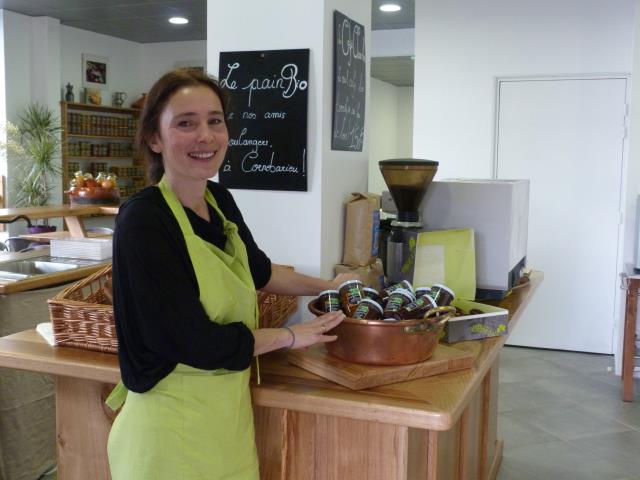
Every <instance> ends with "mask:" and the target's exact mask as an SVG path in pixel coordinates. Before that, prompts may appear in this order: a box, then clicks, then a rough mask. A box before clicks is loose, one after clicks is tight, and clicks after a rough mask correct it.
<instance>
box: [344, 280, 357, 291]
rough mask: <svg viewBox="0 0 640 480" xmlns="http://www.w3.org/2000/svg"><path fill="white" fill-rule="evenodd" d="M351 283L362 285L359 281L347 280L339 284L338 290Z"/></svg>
mask: <svg viewBox="0 0 640 480" xmlns="http://www.w3.org/2000/svg"><path fill="white" fill-rule="evenodd" d="M351 283H357V284H358V285H362V282H361V281H360V280H347V281H346V282H343V283H341V284H340V286H339V287H338V290H342V287H344V286H345V285H349V284H351Z"/></svg>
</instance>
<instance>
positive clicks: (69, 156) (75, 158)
mask: <svg viewBox="0 0 640 480" xmlns="http://www.w3.org/2000/svg"><path fill="white" fill-rule="evenodd" d="M135 159H136V156H135V155H131V156H129V157H91V156H89V157H82V156H80V157H77V156H71V155H67V160H135Z"/></svg>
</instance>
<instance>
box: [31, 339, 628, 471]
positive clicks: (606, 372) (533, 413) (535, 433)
mask: <svg viewBox="0 0 640 480" xmlns="http://www.w3.org/2000/svg"><path fill="white" fill-rule="evenodd" d="M635 391H636V401H635V402H633V403H624V402H622V400H621V384H620V378H619V377H616V376H615V375H614V373H613V357H612V356H608V355H591V354H583V353H568V352H557V351H549V350H535V349H528V348H516V347H506V348H505V349H504V350H503V351H502V353H501V357H500V402H499V418H498V430H499V436H500V438H502V439H503V440H504V457H503V460H502V467H501V468H500V473H499V474H498V480H640V382H639V381H636V385H635ZM41 480H56V474H55V473H54V474H52V475H49V476H47V477H43V479H41Z"/></svg>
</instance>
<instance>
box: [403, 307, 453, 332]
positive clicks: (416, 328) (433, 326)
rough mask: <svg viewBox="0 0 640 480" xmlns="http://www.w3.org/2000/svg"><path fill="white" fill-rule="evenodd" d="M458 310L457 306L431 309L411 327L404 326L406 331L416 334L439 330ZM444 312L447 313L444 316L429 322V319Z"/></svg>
mask: <svg viewBox="0 0 640 480" xmlns="http://www.w3.org/2000/svg"><path fill="white" fill-rule="evenodd" d="M455 311H456V308H455V307H436V308H432V309H431V310H429V311H428V312H427V313H426V314H425V315H424V317H422V321H421V322H419V323H417V324H415V325H411V326H409V327H404V333H406V334H408V335H412V334H416V333H429V332H432V331H434V330H438V329H439V328H440V327H441V326H443V325H444V324H445V323H447V322H448V321H449V320H450V319H451V317H453V315H454V313H455ZM442 313H444V314H445V315H444V316H443V317H442V318H439V319H438V321H436V322H429V321H428V320H429V319H430V318H432V317H440V314H442Z"/></svg>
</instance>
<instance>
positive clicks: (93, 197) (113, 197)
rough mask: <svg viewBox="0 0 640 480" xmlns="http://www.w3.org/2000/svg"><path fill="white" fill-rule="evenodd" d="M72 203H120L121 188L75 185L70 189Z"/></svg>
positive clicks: (70, 201)
mask: <svg viewBox="0 0 640 480" xmlns="http://www.w3.org/2000/svg"><path fill="white" fill-rule="evenodd" d="M66 193H68V194H69V203H70V204H71V205H120V190H119V189H117V188H102V187H82V188H78V187H75V188H73V189H71V190H68V191H67V192H66Z"/></svg>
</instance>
